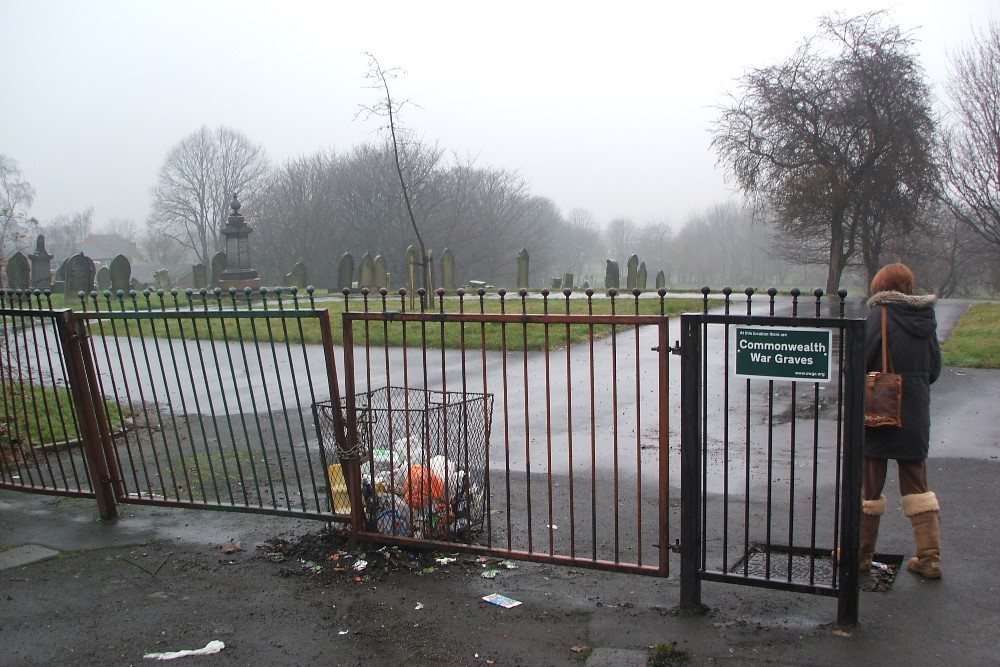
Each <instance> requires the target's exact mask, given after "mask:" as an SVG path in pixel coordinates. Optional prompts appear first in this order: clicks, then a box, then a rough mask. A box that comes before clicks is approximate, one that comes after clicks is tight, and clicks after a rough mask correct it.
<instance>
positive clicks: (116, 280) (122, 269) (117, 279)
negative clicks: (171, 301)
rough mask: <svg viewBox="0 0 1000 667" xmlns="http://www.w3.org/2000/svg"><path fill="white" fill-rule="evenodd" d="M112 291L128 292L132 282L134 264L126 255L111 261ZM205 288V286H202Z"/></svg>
mask: <svg viewBox="0 0 1000 667" xmlns="http://www.w3.org/2000/svg"><path fill="white" fill-rule="evenodd" d="M109 270H110V271H111V289H112V291H114V292H118V291H119V290H120V291H122V292H128V290H129V287H130V284H131V282H132V263H131V262H129V261H128V257H126V256H125V255H118V256H117V257H115V258H114V259H113V260H111V268H110V269H109ZM201 287H204V285H201Z"/></svg>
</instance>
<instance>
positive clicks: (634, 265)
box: [625, 255, 639, 292]
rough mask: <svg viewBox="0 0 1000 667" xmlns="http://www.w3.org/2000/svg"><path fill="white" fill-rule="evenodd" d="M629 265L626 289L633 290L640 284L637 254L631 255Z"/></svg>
mask: <svg viewBox="0 0 1000 667" xmlns="http://www.w3.org/2000/svg"><path fill="white" fill-rule="evenodd" d="M627 267H628V273H627V274H626V277H625V289H627V290H628V291H630V292H631V291H632V290H634V289H635V288H636V286H637V285H638V277H639V257H638V256H636V255H632V256H631V257H629V258H628V264H627Z"/></svg>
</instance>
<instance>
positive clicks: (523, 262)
mask: <svg viewBox="0 0 1000 667" xmlns="http://www.w3.org/2000/svg"><path fill="white" fill-rule="evenodd" d="M528 276H529V274H528V250H527V249H526V248H521V252H519V253H518V254H517V288H518V289H527V288H528Z"/></svg>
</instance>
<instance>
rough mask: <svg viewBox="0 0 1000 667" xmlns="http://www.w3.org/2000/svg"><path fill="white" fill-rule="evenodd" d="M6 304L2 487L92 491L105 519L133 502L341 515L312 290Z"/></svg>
mask: <svg viewBox="0 0 1000 667" xmlns="http://www.w3.org/2000/svg"><path fill="white" fill-rule="evenodd" d="M4 298H5V299H6V303H4V304H3V305H4V306H9V307H5V308H4V309H3V310H2V311H0V314H2V317H3V323H4V337H3V359H4V365H3V377H4V383H5V384H4V399H3V400H4V403H3V407H4V411H5V419H4V423H5V428H6V430H8V431H9V433H8V434H7V437H5V438H4V440H5V444H7V447H5V448H4V450H3V464H2V465H3V468H0V485H4V486H7V487H11V488H21V489H25V490H38V491H62V492H66V493H74V494H81V495H96V496H97V498H98V501H99V502H100V503H101V505H102V515H109V514H110V515H113V513H114V504H115V503H117V502H132V503H150V504H165V505H180V506H187V507H212V508H215V509H234V510H235V509H238V510H252V511H258V512H266V513H273V514H289V515H295V516H303V517H315V518H328V517H329V516H330V514H331V511H332V510H331V507H330V494H329V489H328V481H327V475H326V470H327V465H326V461H325V458H324V453H323V450H322V449H321V448H320V447H319V436H318V434H317V431H316V427H315V424H314V420H313V413H312V406H313V405H314V404H316V403H317V402H319V401H321V400H329V398H330V397H331V396H333V397H334V400H339V393H338V389H337V378H336V365H335V363H334V361H333V356H332V355H333V346H332V342H331V340H332V339H331V335H330V324H329V315H328V312H327V311H326V310H325V309H317V308H316V307H315V303H314V302H313V298H312V292H311V291H310V292H309V293H308V294H307V295H306V298H305V299H303V298H301V297H300V295H299V293H298V290H296V289H294V288H292V289H287V290H282V289H277V290H274V291H270V292H269V291H268V290H266V289H265V290H261V291H260V292H259V293H251V292H250V291H245V292H236V291H235V290H230V292H229V293H222V292H221V291H219V290H215V291H214V292H208V291H206V290H200V291H197V292H196V291H193V290H187V291H178V290H173V291H171V292H169V293H164V292H163V291H158V292H150V291H145V292H142V293H138V294H137V293H135V292H132V293H130V294H127V295H126V294H124V293H122V292H118V293H117V294H114V295H113V294H111V293H110V292H104V293H103V294H101V295H98V294H97V293H91V294H90V295H81V303H80V306H81V310H79V311H77V312H72V311H69V310H54V309H52V308H51V299H50V298H49V297H48V296H47V295H45V294H42V293H40V292H34V293H28V292H14V291H10V290H8V291H6V292H5V293H4ZM310 336H312V337H315V338H317V339H318V340H322V341H325V344H322V345H307V343H306V341H307V339H308V338H309V337H310ZM29 397H32V398H29ZM43 416H44V417H43ZM337 419H338V421H339V422H340V423H341V425H342V420H340V419H339V415H338V416H337ZM52 420H56V421H57V422H58V423H57V424H52V423H50V422H51V421H52ZM53 426H58V427H59V428H53ZM340 432H341V433H342V432H343V430H342V428H341V430H340ZM84 448H86V452H85V451H84ZM84 453H86V456H84ZM95 480H97V481H96V483H95Z"/></svg>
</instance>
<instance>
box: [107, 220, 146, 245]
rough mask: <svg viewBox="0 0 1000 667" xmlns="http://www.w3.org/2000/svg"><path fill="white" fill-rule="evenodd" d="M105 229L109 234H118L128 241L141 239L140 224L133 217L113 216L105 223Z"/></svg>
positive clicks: (134, 241)
mask: <svg viewBox="0 0 1000 667" xmlns="http://www.w3.org/2000/svg"><path fill="white" fill-rule="evenodd" d="M104 231H105V232H107V233H108V234H117V235H118V236H120V237H122V238H123V239H125V240H126V241H131V242H133V243H136V242H138V240H139V226H138V225H137V224H135V220H133V219H132V218H111V219H110V220H108V223H107V224H106V225H104Z"/></svg>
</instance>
